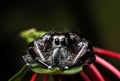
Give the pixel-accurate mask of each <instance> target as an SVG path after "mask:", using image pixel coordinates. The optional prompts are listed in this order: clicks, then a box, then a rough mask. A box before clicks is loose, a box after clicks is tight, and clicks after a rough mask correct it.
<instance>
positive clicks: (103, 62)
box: [96, 55, 120, 79]
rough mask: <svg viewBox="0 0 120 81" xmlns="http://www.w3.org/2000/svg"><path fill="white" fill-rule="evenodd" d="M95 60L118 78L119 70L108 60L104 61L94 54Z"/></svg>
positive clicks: (119, 76) (119, 75)
mask: <svg viewBox="0 0 120 81" xmlns="http://www.w3.org/2000/svg"><path fill="white" fill-rule="evenodd" d="M96 62H97V63H99V64H101V65H102V66H104V67H105V68H107V69H108V70H110V71H111V72H112V73H114V74H115V75H116V76H117V77H118V78H119V79H120V71H119V70H118V69H117V68H115V67H114V66H113V65H111V64H110V63H109V62H107V61H105V60H104V59H102V58H101V57H99V56H97V55H96Z"/></svg>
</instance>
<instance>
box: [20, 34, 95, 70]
mask: <svg viewBox="0 0 120 81" xmlns="http://www.w3.org/2000/svg"><path fill="white" fill-rule="evenodd" d="M26 53H27V54H25V55H23V56H22V57H23V59H24V61H25V63H26V65H28V66H30V65H31V62H32V61H33V62H36V63H38V64H42V65H44V66H45V67H47V68H48V69H51V70H54V68H56V67H59V68H60V70H63V71H64V70H68V69H70V68H74V67H79V66H84V65H89V64H91V63H92V62H93V61H94V60H95V55H94V53H93V47H92V45H90V43H89V42H88V41H87V40H86V39H84V38H82V37H81V36H80V35H79V34H77V33H74V32H70V33H56V32H50V33H47V34H45V35H43V36H42V37H41V38H38V39H36V40H34V41H33V42H32V43H30V44H29V46H28V49H27V52H26ZM31 60H32V61H31Z"/></svg>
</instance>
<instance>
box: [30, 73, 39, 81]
mask: <svg viewBox="0 0 120 81" xmlns="http://www.w3.org/2000/svg"><path fill="white" fill-rule="evenodd" d="M38 76H39V74H37V73H34V74H33V76H32V78H31V79H30V81H37V77H38Z"/></svg>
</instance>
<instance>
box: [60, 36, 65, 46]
mask: <svg viewBox="0 0 120 81" xmlns="http://www.w3.org/2000/svg"><path fill="white" fill-rule="evenodd" d="M61 45H63V46H65V45H66V41H65V38H62V39H61Z"/></svg>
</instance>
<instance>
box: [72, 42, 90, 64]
mask: <svg viewBox="0 0 120 81" xmlns="http://www.w3.org/2000/svg"><path fill="white" fill-rule="evenodd" d="M82 44H83V45H82V46H81V45H80V46H81V49H80V50H79V52H78V54H77V56H76V57H75V59H74V61H73V63H77V61H78V60H79V59H80V58H81V57H82V56H83V55H84V54H86V52H87V49H88V42H86V43H82Z"/></svg>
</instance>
